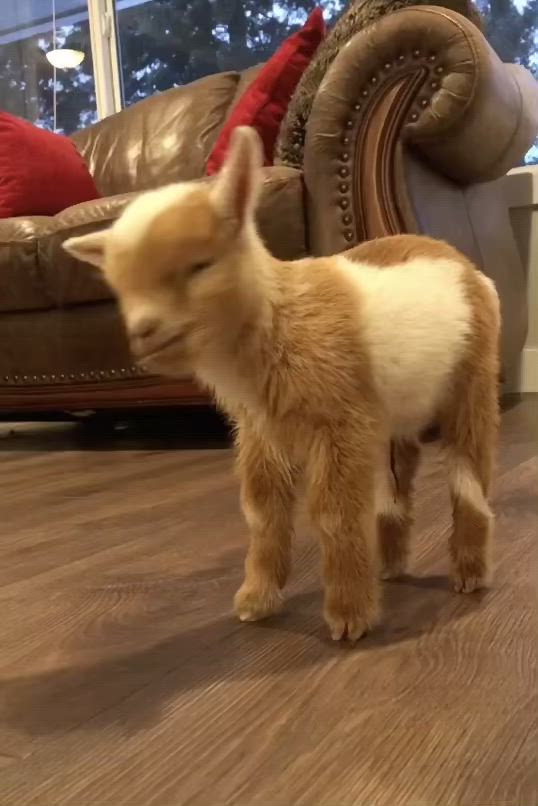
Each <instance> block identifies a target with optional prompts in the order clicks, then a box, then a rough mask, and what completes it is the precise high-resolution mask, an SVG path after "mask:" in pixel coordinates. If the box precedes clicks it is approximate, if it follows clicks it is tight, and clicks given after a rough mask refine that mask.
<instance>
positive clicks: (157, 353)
mask: <svg viewBox="0 0 538 806" xmlns="http://www.w3.org/2000/svg"><path fill="white" fill-rule="evenodd" d="M185 335H186V334H185V333H184V332H183V333H174V334H173V335H172V336H169V337H168V338H167V339H163V340H162V341H160V342H158V343H157V344H153V345H152V346H151V347H148V348H147V349H145V350H144V349H142V350H140V349H139V350H137V352H136V358H137V360H138V361H139V362H140V363H141V364H146V363H150V362H151V363H153V362H154V361H158V360H159V358H160V357H161V356H162V355H163V354H164V353H167V352H169V351H170V349H171V348H173V347H181V346H183V345H184V343H185Z"/></svg>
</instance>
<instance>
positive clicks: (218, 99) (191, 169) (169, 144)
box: [73, 73, 239, 196]
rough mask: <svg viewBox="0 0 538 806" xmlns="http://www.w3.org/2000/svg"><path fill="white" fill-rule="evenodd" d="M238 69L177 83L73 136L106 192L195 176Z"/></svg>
mask: <svg viewBox="0 0 538 806" xmlns="http://www.w3.org/2000/svg"><path fill="white" fill-rule="evenodd" d="M238 82H239V73H220V74H218V75H215V76H209V77H208V78H202V79H200V80H199V81H195V82H193V83H192V84H188V85H186V86H184V87H176V88H174V89H171V90H167V91H166V92H163V93H161V94H159V95H154V96H152V97H151V98H148V99H146V100H145V101H140V102H139V103H137V104H135V105H134V106H130V107H128V108H127V109H124V110H123V111H122V112H118V114H117V115H111V116H110V117H108V118H105V119H104V120H101V121H100V122H99V123H96V124H95V125H94V126H90V128H88V129H85V130H84V131H81V132H77V133H76V134H75V135H73V140H74V142H75V143H76V145H77V147H78V149H79V151H80V153H81V154H82V156H83V157H84V159H85V160H86V163H87V165H88V166H89V168H90V171H91V174H92V176H93V178H94V179H95V182H96V184H97V187H98V188H99V190H100V192H101V193H102V194H103V195H104V196H111V195H115V194H118V193H128V192H131V191H140V190H149V189H151V188H156V187H159V186H161V185H166V184H168V183H170V182H178V181H183V180H188V179H198V178H199V177H201V176H203V174H204V172H205V164H206V160H207V157H208V155H209V153H210V151H211V149H212V147H213V144H214V142H215V139H216V137H217V134H218V132H219V131H220V128H221V126H222V123H223V121H224V119H225V117H226V114H227V112H228V108H229V106H230V104H231V102H232V100H233V98H234V96H235V91H236V88H237V84H238Z"/></svg>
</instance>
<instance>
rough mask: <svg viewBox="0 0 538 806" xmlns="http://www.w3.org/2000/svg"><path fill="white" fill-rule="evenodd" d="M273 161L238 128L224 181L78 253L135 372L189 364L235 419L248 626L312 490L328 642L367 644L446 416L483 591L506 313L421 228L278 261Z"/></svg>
mask: <svg viewBox="0 0 538 806" xmlns="http://www.w3.org/2000/svg"><path fill="white" fill-rule="evenodd" d="M261 165H262V159H261V150H260V146H259V142H258V139H257V137H256V135H255V133H254V132H253V131H252V130H250V129H247V128H240V129H237V130H236V132H235V136H234V137H233V139H232V144H231V148H230V152H229V156H228V159H227V161H226V163H225V165H224V167H223V169H222V171H221V173H220V174H219V175H218V177H217V178H216V180H215V181H214V183H207V184H206V183H196V182H194V183H181V184H177V185H172V186H169V187H165V188H162V189H160V190H155V191H151V192H148V193H146V194H144V195H142V196H141V197H139V198H138V199H136V200H135V201H133V202H132V203H131V204H130V205H129V206H128V207H127V209H126V210H125V212H124V213H123V215H122V216H121V217H120V218H119V220H118V221H117V222H116V223H115V224H114V225H113V226H112V228H111V229H109V230H107V231H104V232H99V233H95V234H91V235H87V236H83V237H80V238H72V239H70V240H69V241H67V242H66V244H65V247H66V249H67V250H68V251H69V252H71V253H72V254H73V255H75V256H76V257H78V258H80V259H81V260H84V261H87V262H89V263H93V264H94V265H96V266H100V267H101V268H102V269H103V271H104V274H105V277H106V279H107V280H108V282H109V283H110V285H111V287H112V288H113V289H114V291H115V292H116V294H117V296H118V298H119V302H120V305H121V309H122V311H123V315H124V318H125V322H126V325H127V330H128V333H129V337H130V341H131V346H132V350H133V353H134V354H135V355H136V356H137V358H138V359H139V361H140V362H141V363H142V364H143V365H144V366H146V367H148V368H149V369H151V370H153V371H156V372H159V373H162V374H165V375H170V376H180V375H184V374H185V372H193V373H194V374H195V375H196V377H197V378H198V379H199V380H200V381H201V382H202V383H203V384H204V385H206V386H207V387H209V388H210V389H211V390H212V391H213V392H214V394H215V396H216V398H217V400H218V402H219V403H220V405H221V406H222V407H223V408H224V409H225V411H226V412H227V413H228V414H229V415H230V416H231V418H232V419H233V421H234V422H235V424H236V426H237V442H238V453H239V461H238V465H239V471H240V476H241V486H242V489H241V499H242V505H243V511H244V515H245V518H246V521H247V524H248V526H249V528H250V547H249V550H248V555H247V558H246V564H245V571H246V574H245V581H244V583H243V585H242V586H241V588H240V589H239V591H238V593H237V594H236V597H235V610H236V612H237V615H238V616H239V618H240V619H242V620H244V621H250V620H256V619H261V618H264V617H266V616H269V615H270V614H271V613H274V612H275V611H276V610H277V609H278V608H279V606H280V604H281V589H282V588H283V587H284V584H285V582H286V579H287V576H288V572H289V567H290V544H291V538H292V533H293V511H294V504H295V499H296V494H297V487H298V483H299V481H300V479H301V478H303V479H304V481H305V482H306V490H307V496H308V502H309V507H310V513H311V516H312V519H313V521H314V523H315V524H316V526H317V528H318V530H319V533H320V537H321V547H322V556H323V571H324V579H325V618H326V621H327V623H328V625H329V628H330V631H331V635H332V637H333V638H334V639H340V638H343V637H347V638H348V639H349V640H351V641H354V640H356V639H357V638H359V637H360V636H361V635H362V634H363V633H364V632H365V631H366V630H368V629H369V628H371V627H372V626H373V625H374V624H375V623H376V621H377V619H378V616H379V590H380V585H379V582H378V577H379V576H380V575H382V576H383V577H385V578H387V577H393V576H396V575H399V574H401V573H402V572H403V571H404V569H405V566H406V560H407V555H408V549H409V538H410V530H411V521H412V488H413V477H414V475H415V471H416V469H417V464H418V459H419V446H418V435H419V434H420V432H421V431H422V430H423V429H425V428H426V427H427V426H429V425H430V424H432V423H434V422H437V423H439V424H440V425H441V427H442V433H443V439H444V443H445V445H446V448H447V450H448V470H449V479H450V490H451V496H452V504H453V514H454V525H453V531H452V535H451V538H450V554H451V558H452V564H453V575H454V584H455V588H456V590H457V591H464V592H466V593H468V592H471V591H474V590H475V589H476V588H478V587H480V586H482V585H483V584H484V583H485V582H486V581H487V576H488V553H489V552H488V548H489V543H490V534H491V529H492V515H491V512H490V509H489V506H488V503H487V495H488V488H489V484H490V477H491V472H492V463H493V454H494V446H495V442H496V435H497V430H498V402H497V401H498V397H497V392H498V389H497V378H498V372H499V367H498V341H499V328H500V315H499V303H498V298H497V294H496V292H495V288H494V286H493V284H492V282H491V281H490V280H488V279H487V278H486V277H485V276H484V275H483V274H481V273H480V272H479V271H478V270H477V269H476V268H475V267H474V266H473V265H472V264H471V263H470V262H469V261H468V260H467V259H466V258H465V257H464V256H463V255H461V254H460V253H459V252H457V251H456V250H455V249H453V248H452V247H450V246H448V245H447V244H445V243H442V242H438V241H434V240H431V239H429V238H424V237H418V236H414V235H405V236H404V235H402V236H395V237H392V238H382V239H379V240H377V241H373V242H370V243H365V244H363V245H362V246H361V247H359V248H358V249H357V250H355V251H354V254H353V262H352V261H351V260H350V259H348V258H346V257H345V256H335V257H325V258H305V259H303V260H297V261H293V262H281V261H279V260H276V259H275V258H274V257H273V256H272V255H271V254H269V252H268V251H267V249H266V248H265V247H264V245H263V243H262V241H261V239H260V237H259V235H258V232H257V230H256V225H255V209H256V201H257V198H258V194H259V191H260V185H261V184H262V173H261V170H260V168H261ZM297 215H300V211H299V210H298V211H297Z"/></svg>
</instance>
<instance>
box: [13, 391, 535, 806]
mask: <svg viewBox="0 0 538 806" xmlns="http://www.w3.org/2000/svg"><path fill="white" fill-rule="evenodd" d="M536 411H537V406H536V400H534V401H524V402H520V403H519V404H518V405H516V406H515V407H513V408H511V409H510V410H508V411H506V412H505V413H504V414H503V434H502V444H501V450H500V456H499V469H498V476H497V480H496V485H495V495H494V508H495V511H496V513H497V518H498V520H497V546H496V551H495V563H496V576H495V584H494V586H493V588H492V590H491V591H489V592H487V593H483V594H478V595H476V596H472V597H461V596H457V595H455V594H453V593H452V592H451V590H450V587H449V584H448V581H447V578H446V572H447V556H446V555H447V552H446V539H447V535H448V531H449V523H450V520H449V504H448V497H447V494H446V485H445V483H444V477H443V471H444V463H443V460H442V458H441V457H439V456H438V455H437V452H436V448H435V446H434V445H429V446H427V449H426V450H425V460H424V465H423V469H422V472H421V477H420V481H419V502H418V522H417V536H416V538H417V539H416V543H415V548H414V554H413V562H412V567H411V573H410V575H409V576H408V577H406V578H405V579H403V580H402V581H400V582H397V583H391V584H387V585H386V586H385V589H384V590H385V616H384V622H383V625H382V626H381V627H380V628H379V629H378V630H377V631H376V632H375V633H374V634H372V635H371V636H369V637H368V638H366V639H365V640H364V641H362V642H360V644H359V645H358V646H357V647H356V648H355V649H342V648H340V647H338V646H335V645H333V644H332V643H331V642H330V641H328V640H327V636H326V631H325V628H324V626H323V623H322V620H321V587H320V583H319V577H318V562H319V558H318V550H317V546H316V544H315V541H314V539H313V535H312V532H311V529H310V526H309V524H308V522H307V520H306V519H305V517H304V514H301V517H300V519H299V525H298V541H297V546H296V549H295V567H294V574H293V581H292V584H291V585H290V588H289V596H288V602H287V605H286V609H285V612H284V613H283V614H282V615H281V616H279V617H277V618H274V619H271V620H269V621H268V622H266V623H263V624H258V625H241V624H238V623H237V622H236V621H235V619H234V618H233V617H232V615H231V613H230V603H231V597H232V595H233V592H234V590H235V588H236V587H237V585H238V584H239V581H240V579H241V571H242V569H241V565H242V559H243V553H244V538H245V529H244V526H243V524H242V521H241V518H240V514H239V509H238V502H237V484H236V481H235V479H234V476H233V473H232V456H231V453H230V451H229V450H228V449H227V448H226V447H225V445H226V443H225V438H224V437H223V443H222V444H223V449H221V450H215V449H212V450H203V449H199V450H198V449H193V447H192V444H191V446H190V449H189V450H185V449H182V448H181V447H179V448H178V447H177V446H175V445H174V444H173V443H172V444H170V440H167V437H166V433H165V434H164V435H163V437H162V439H161V442H160V444H159V442H158V440H157V442H155V440H153V441H152V443H151V445H150V446H148V445H145V446H143V447H140V446H137V445H136V443H135V444H133V443H132V440H130V438H128V441H127V443H125V444H128V445H129V448H128V449H122V447H121V444H122V443H121V438H120V437H118V436H117V435H116V436H114V437H113V438H111V442H110V450H106V449H104V447H103V445H102V446H101V448H102V449H101V450H99V451H93V452H92V451H90V450H89V449H88V446H87V445H86V446H84V447H81V446H80V444H78V442H79V438H78V437H77V436H75V434H74V433H73V429H67V430H66V429H61V428H58V427H57V426H55V427H54V428H53V429H52V430H51V429H47V427H46V426H40V427H38V428H36V427H35V426H33V427H32V428H31V429H30V430H26V431H25V429H24V428H23V427H18V426H17V427H15V431H16V436H15V437H12V438H7V437H6V438H5V439H3V440H2V442H1V446H2V447H1V453H2V458H3V457H4V456H7V457H8V461H7V462H6V463H5V464H4V463H3V464H2V465H1V466H0V473H1V484H2V489H3V491H5V496H3V497H2V500H0V516H1V522H2V524H3V527H2V540H1V541H0V606H1V608H2V620H1V624H0V641H1V643H2V652H1V653H0V804H1V805H2V806H21V804H24V806H31V804H35V806H64V804H65V806H67V805H68V804H69V806H70V805H71V804H73V806H75V804H77V806H81V804H84V805H85V804H90V803H92V804H93V803H107V804H108V803H113V804H114V805H115V806H121V805H122V804H125V806H127V804H129V805H130V806H171V804H174V806H176V804H196V805H198V804H200V806H202V805H203V806H207V804H209V803H211V804H233V806H242V805H243V804H244V805H245V806H247V804H248V805H249V806H251V805H252V806H254V805H255V804H258V805H259V806H266V804H271V805H272V806H273V804H274V806H289V804H291V803H294V804H296V803H297V804H305V805H306V806H318V805H319V804H327V805H328V804H331V805H332V804H336V803H337V804H359V803H361V804H362V803H369V804H370V803H371V804H374V803H375V804H380V805H381V806H389V804H392V806H394V804H396V806H414V805H415V804H417V803H428V804H432V805H433V804H439V806H452V804H454V806H456V804H457V806H475V804H479V803H480V804H484V803H487V804H489V806H497V805H498V806H501V804H511V805H513V806H534V804H537V803H538V771H537V765H536V755H537V754H536V751H537V748H538V742H537V738H538V737H537V717H536V714H537V708H536V705H537V702H536V700H537V697H536V694H537V680H536V654H537V649H536V635H537V631H538V618H537V613H538V607H537V604H538V603H537V598H536V571H537V569H538V563H537V560H538V545H537V541H536V535H537V533H538V500H537V496H536V490H537V489H538V483H537V482H538V467H537V460H536V442H535V438H534V437H533V434H532V423H533V418H534V417H535V413H536ZM17 428H21V431H20V432H18V431H17ZM17 434H19V436H17ZM47 442H48V447H47ZM54 446H56V447H54ZM105 447H106V446H105ZM144 448H145V449H144ZM6 525H8V528H6Z"/></svg>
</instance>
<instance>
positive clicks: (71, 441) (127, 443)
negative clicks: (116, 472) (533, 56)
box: [0, 406, 232, 453]
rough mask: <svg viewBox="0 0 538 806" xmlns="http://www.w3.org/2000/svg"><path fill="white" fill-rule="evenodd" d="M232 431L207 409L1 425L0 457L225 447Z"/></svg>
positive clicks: (107, 414)
mask: <svg viewBox="0 0 538 806" xmlns="http://www.w3.org/2000/svg"><path fill="white" fill-rule="evenodd" d="M231 444H232V437H231V432H230V428H229V426H228V425H227V423H226V420H225V418H224V417H223V416H222V415H220V414H219V413H218V412H217V411H216V410H215V409H214V408H212V407H209V406H193V407H191V408H181V409H174V410H169V409H166V410H154V411H151V410H149V411H145V412H137V414H136V416H133V415H132V414H130V415H129V413H125V412H123V413H106V414H105V413H103V414H99V415H96V416H92V417H88V418H84V419H79V420H74V421H71V422H69V421H68V422H41V423H40V422H32V423H0V453H9V452H18V451H28V452H33V451H133V450H195V449H198V450H205V449H218V448H229V447H230V446H231Z"/></svg>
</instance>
